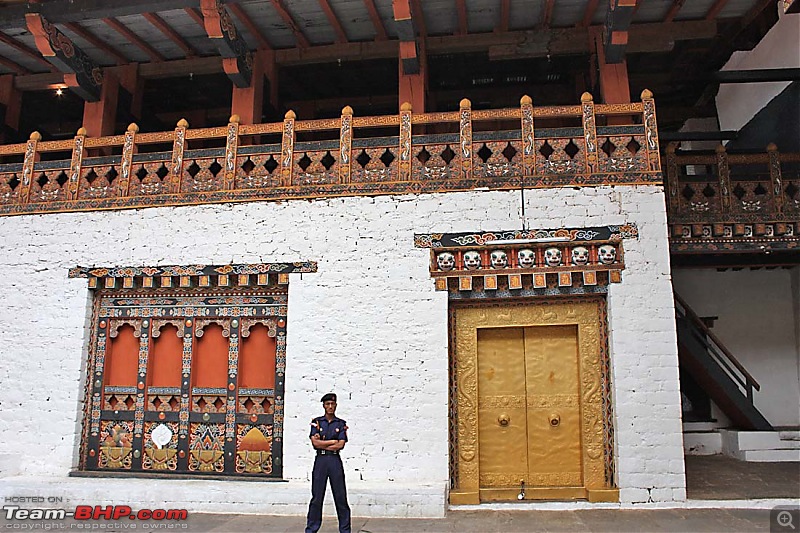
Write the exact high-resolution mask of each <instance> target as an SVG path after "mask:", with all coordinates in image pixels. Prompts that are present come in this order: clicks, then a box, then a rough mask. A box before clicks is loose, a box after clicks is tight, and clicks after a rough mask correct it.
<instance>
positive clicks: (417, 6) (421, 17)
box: [395, 0, 428, 39]
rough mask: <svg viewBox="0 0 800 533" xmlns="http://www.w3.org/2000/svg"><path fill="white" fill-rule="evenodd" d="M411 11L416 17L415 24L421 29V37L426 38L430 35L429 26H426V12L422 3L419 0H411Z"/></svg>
mask: <svg viewBox="0 0 800 533" xmlns="http://www.w3.org/2000/svg"><path fill="white" fill-rule="evenodd" d="M411 13H412V14H413V18H414V26H416V28H417V30H419V36H420V38H422V39H424V38H425V37H427V36H428V28H427V26H425V13H423V11H422V4H421V3H420V1H419V0H411ZM396 18H397V17H395V19H396Z"/></svg>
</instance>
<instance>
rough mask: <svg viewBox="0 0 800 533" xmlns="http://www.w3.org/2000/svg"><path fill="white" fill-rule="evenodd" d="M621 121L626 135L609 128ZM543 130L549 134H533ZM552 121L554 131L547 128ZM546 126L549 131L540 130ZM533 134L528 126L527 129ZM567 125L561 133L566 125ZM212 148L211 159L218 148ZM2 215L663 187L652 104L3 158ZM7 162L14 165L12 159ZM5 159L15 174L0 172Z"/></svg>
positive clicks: (34, 140)
mask: <svg viewBox="0 0 800 533" xmlns="http://www.w3.org/2000/svg"><path fill="white" fill-rule="evenodd" d="M611 115H613V116H616V119H615V120H613V121H612V122H618V121H619V120H620V119H621V117H627V118H628V119H629V120H628V122H630V124H629V125H622V126H604V124H605V123H606V117H608V116H611ZM542 122H544V123H545V125H546V126H554V125H555V126H558V127H541V126H542V124H541V123H542ZM553 122H558V124H553ZM548 123H549V124H548ZM535 124H536V125H535ZM565 126H566V127H565ZM214 146H216V147H214ZM0 159H2V161H3V162H4V164H0V215H14V214H25V213H46V212H59V211H81V210H95V209H124V208H135V207H149V206H163V205H187V204H199V203H213V202H241V201H257V200H279V199H289V198H319V197H331V196H355V195H379V194H399V193H422V192H445V191H464V190H472V189H475V188H487V187H488V188H490V189H515V188H520V187H560V186H584V185H604V184H623V185H624V184H660V183H661V181H662V175H661V163H660V157H659V145H658V135H657V130H656V116H655V103H654V101H653V97H652V94H651V93H650V92H649V91H644V92H643V93H642V101H641V102H637V103H631V104H621V105H595V104H594V103H593V101H592V98H591V96H590V95H589V94H584V96H583V98H582V99H581V103H580V104H579V105H574V106H561V107H534V106H533V104H532V102H531V99H530V98H528V97H523V98H522V100H521V103H520V107H518V108H509V109H497V110H472V108H471V104H470V102H469V100H462V102H461V106H460V110H459V111H454V112H448V113H425V114H413V113H412V112H411V109H410V107H409V106H407V105H406V106H403V108H402V110H401V112H400V114H399V115H392V116H373V117H358V116H354V115H353V111H352V109H350V108H349V107H346V108H344V110H343V111H342V115H341V117H340V118H337V119H326V120H309V121H298V120H296V118H295V115H294V113H293V112H291V111H289V112H287V113H286V118H285V119H284V121H283V122H282V123H272V124H254V125H243V124H239V121H238V117H236V116H235V115H234V116H233V117H231V121H230V123H229V124H228V125H227V126H223V127H216V128H203V129H189V127H188V124H187V123H186V121H185V120H181V121H180V122H178V125H177V127H176V128H175V130H174V131H170V132H160V133H139V132H138V128H137V127H136V125H135V124H131V126H130V127H129V128H128V131H127V132H126V133H125V134H124V135H115V136H110V137H99V138H91V137H87V136H86V132H85V130H83V129H81V130H79V131H78V135H77V136H76V137H75V138H74V139H71V140H66V141H48V142H42V141H41V136H40V135H39V134H38V133H36V132H34V133H33V134H32V135H31V138H30V140H29V141H28V142H27V143H24V144H15V145H7V146H0ZM14 159H16V160H15V161H14ZM9 160H12V162H9Z"/></svg>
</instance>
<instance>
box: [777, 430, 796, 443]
mask: <svg viewBox="0 0 800 533" xmlns="http://www.w3.org/2000/svg"><path fill="white" fill-rule="evenodd" d="M778 436H780V438H781V440H799V441H800V431H797V430H783V431H778Z"/></svg>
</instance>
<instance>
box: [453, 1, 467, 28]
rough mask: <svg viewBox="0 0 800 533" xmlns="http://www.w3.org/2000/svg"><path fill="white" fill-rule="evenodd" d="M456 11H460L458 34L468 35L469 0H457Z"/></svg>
mask: <svg viewBox="0 0 800 533" xmlns="http://www.w3.org/2000/svg"><path fill="white" fill-rule="evenodd" d="M456 11H457V12H458V34H459V35H466V34H467V33H468V32H469V27H468V24H467V0H456Z"/></svg>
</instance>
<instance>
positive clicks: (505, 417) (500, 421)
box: [497, 413, 511, 427]
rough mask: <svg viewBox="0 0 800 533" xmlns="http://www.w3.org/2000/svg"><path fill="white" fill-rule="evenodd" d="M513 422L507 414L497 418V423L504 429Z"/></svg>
mask: <svg viewBox="0 0 800 533" xmlns="http://www.w3.org/2000/svg"><path fill="white" fill-rule="evenodd" d="M510 422H511V419H510V418H509V417H508V415H507V414H505V413H503V414H501V415H500V416H498V417H497V423H498V424H500V425H501V426H503V427H506V426H507V425H508V424H509V423H510Z"/></svg>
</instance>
